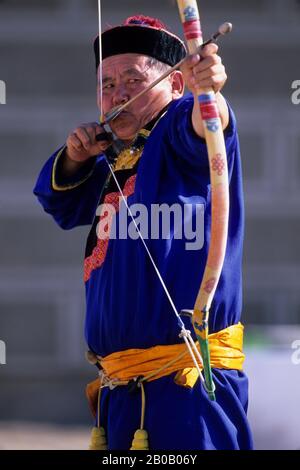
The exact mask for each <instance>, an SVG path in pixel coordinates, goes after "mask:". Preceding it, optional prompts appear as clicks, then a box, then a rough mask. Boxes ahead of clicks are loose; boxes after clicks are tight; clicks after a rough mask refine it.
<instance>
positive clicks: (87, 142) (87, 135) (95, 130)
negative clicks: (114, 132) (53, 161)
mask: <svg viewBox="0 0 300 470" xmlns="http://www.w3.org/2000/svg"><path fill="white" fill-rule="evenodd" d="M103 132H104V131H103V129H102V127H101V126H100V125H99V124H98V123H97V122H90V123H87V124H81V126H79V127H77V128H76V129H75V130H74V131H73V132H71V133H70V134H69V136H68V138H67V147H66V151H65V155H66V157H67V159H69V160H71V161H72V162H76V163H79V164H82V163H84V162H86V161H87V160H88V159H89V158H91V157H94V156H96V155H98V154H99V153H102V152H104V150H106V149H107V147H108V146H109V142H108V141H107V140H103V141H100V142H97V141H96V135H97V134H102V133H103Z"/></svg>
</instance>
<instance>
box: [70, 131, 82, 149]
mask: <svg viewBox="0 0 300 470" xmlns="http://www.w3.org/2000/svg"><path fill="white" fill-rule="evenodd" d="M67 147H73V148H75V149H76V150H78V151H80V150H82V143H81V141H80V139H78V137H77V135H76V134H75V132H73V133H72V134H70V135H69V137H68V139H67Z"/></svg>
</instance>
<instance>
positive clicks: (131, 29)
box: [94, 15, 186, 69]
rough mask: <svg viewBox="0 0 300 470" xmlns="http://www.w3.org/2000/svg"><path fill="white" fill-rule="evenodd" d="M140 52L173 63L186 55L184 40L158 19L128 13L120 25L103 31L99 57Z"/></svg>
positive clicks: (96, 49) (169, 63)
mask: <svg viewBox="0 0 300 470" xmlns="http://www.w3.org/2000/svg"><path fill="white" fill-rule="evenodd" d="M94 52H95V59H96V69H98V66H99V36H97V37H96V39H95V41H94ZM127 53H135V54H143V55H147V56H150V57H153V58H155V59H157V60H159V61H160V62H163V63H165V64H168V65H170V66H173V65H175V64H177V62H179V61H180V60H181V59H183V57H185V55H186V48H185V45H184V43H183V42H182V41H181V39H180V38H179V37H177V36H176V35H175V34H173V33H170V31H168V30H167V29H166V26H165V25H164V24H163V23H162V22H161V21H160V20H158V19H156V18H151V17H149V16H143V15H138V16H131V17H129V18H127V19H126V20H125V21H124V23H123V24H122V25H120V26H116V27H114V28H110V29H108V30H106V31H104V32H103V33H102V59H103V60H104V59H105V58H107V57H110V56H113V55H117V54H127Z"/></svg>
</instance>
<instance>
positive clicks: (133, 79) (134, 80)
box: [128, 78, 139, 84]
mask: <svg viewBox="0 0 300 470" xmlns="http://www.w3.org/2000/svg"><path fill="white" fill-rule="evenodd" d="M138 81H139V79H138V78H130V79H129V80H128V83H130V84H131V83H137V82H138Z"/></svg>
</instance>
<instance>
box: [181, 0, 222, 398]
mask: <svg viewBox="0 0 300 470" xmlns="http://www.w3.org/2000/svg"><path fill="white" fill-rule="evenodd" d="M177 3H178V7H179V12H180V17H181V21H182V23H183V29H184V34H185V38H186V42H187V47H188V50H189V53H190V54H192V53H194V52H196V51H197V49H198V48H199V46H200V45H201V44H202V43H203V39H202V32H201V24H200V15H199V11H198V6H197V2H196V0H177ZM194 99H195V105H196V106H197V107H199V111H200V113H199V118H200V116H201V118H202V121H203V126H204V132H205V140H206V145H207V150H208V159H209V169H210V184H211V239H210V246H209V252H208V257H207V262H206V266H205V270H204V274H203V278H202V282H201V285H200V289H199V292H198V295H197V299H196V302H195V305H194V311H193V317H192V322H193V327H194V330H195V333H196V336H197V339H198V341H199V344H200V348H201V354H202V358H203V366H204V376H205V385H206V389H207V391H208V394H209V396H210V398H211V399H212V400H215V395H214V390H215V387H214V383H213V380H212V372H211V366H210V355H209V346H208V316H209V309H210V306H211V303H212V300H213V297H214V294H215V291H216V288H217V285H218V281H219V278H220V275H221V271H222V267H223V262H224V258H225V251H226V244H227V233H228V217H229V185H228V168H227V157H226V147H225V142H224V134H223V129H222V123H221V119H220V115H219V110H218V107H217V103H216V97H215V93H214V91H213V90H212V89H211V88H206V89H198V90H197V93H196V94H195V95H194Z"/></svg>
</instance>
